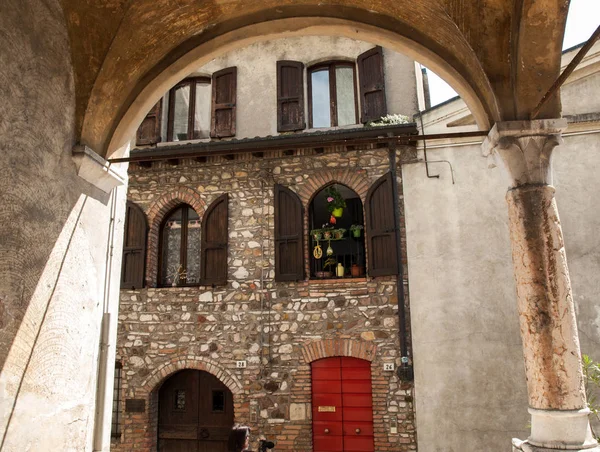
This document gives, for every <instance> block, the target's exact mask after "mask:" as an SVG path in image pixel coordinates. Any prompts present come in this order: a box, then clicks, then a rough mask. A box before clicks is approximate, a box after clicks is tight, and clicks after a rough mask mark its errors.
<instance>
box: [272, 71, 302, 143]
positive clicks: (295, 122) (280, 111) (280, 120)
mask: <svg viewBox="0 0 600 452" xmlns="http://www.w3.org/2000/svg"><path fill="white" fill-rule="evenodd" d="M305 127H306V124H305V122H304V65H303V64H302V63H300V62H298V61H278V62H277V131H278V132H289V131H292V130H303V129H304V128H305Z"/></svg>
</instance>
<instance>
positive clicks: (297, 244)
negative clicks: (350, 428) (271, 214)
mask: <svg viewBox="0 0 600 452" xmlns="http://www.w3.org/2000/svg"><path fill="white" fill-rule="evenodd" d="M274 194H275V280H276V281H300V280H302V279H304V254H303V252H302V243H303V238H304V234H303V229H304V228H303V221H304V215H303V209H302V202H301V201H300V198H299V197H298V195H297V194H296V193H294V192H293V191H292V190H290V189H289V188H287V187H284V186H283V185H279V184H277V185H275V188H274Z"/></svg>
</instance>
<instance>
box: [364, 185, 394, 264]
mask: <svg viewBox="0 0 600 452" xmlns="http://www.w3.org/2000/svg"><path fill="white" fill-rule="evenodd" d="M366 220H367V234H368V246H369V276H386V275H396V274H398V259H397V229H396V228H397V225H396V219H395V215H394V200H393V191H392V175H391V173H387V174H385V175H383V176H382V177H380V178H379V179H378V180H376V181H375V183H374V184H373V185H372V186H371V187H370V188H369V191H368V192H367V199H366Z"/></svg>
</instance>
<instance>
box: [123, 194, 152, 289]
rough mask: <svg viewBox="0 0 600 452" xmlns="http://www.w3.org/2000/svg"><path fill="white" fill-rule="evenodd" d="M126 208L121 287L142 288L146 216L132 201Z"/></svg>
mask: <svg viewBox="0 0 600 452" xmlns="http://www.w3.org/2000/svg"><path fill="white" fill-rule="evenodd" d="M126 209H127V210H126V212H125V237H124V239H123V261H122V264H121V265H122V267H121V289H141V288H142V287H144V264H145V261H146V230H147V225H146V216H145V215H144V212H143V211H142V209H140V208H139V207H138V206H137V205H135V204H134V203H132V202H129V201H128V202H127V208H126Z"/></svg>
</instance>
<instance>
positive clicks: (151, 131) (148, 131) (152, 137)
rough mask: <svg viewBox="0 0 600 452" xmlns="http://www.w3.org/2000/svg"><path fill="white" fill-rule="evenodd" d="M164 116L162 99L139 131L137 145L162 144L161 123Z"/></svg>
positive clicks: (147, 116)
mask: <svg viewBox="0 0 600 452" xmlns="http://www.w3.org/2000/svg"><path fill="white" fill-rule="evenodd" d="M161 116H162V99H161V100H159V101H158V103H157V104H156V105H155V106H154V107H152V110H150V112H149V113H148V114H147V115H146V117H145V118H144V120H143V121H142V124H141V125H140V127H139V128H138V130H137V135H136V140H135V144H136V146H143V145H148V144H156V143H159V142H160V123H161Z"/></svg>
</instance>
